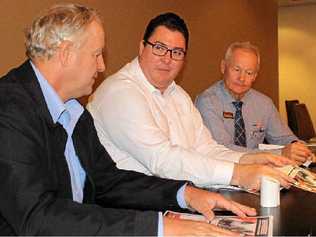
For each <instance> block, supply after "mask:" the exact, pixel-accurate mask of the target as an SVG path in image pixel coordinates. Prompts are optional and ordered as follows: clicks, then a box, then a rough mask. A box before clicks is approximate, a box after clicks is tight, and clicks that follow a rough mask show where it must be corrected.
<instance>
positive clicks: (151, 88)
mask: <svg viewBox="0 0 316 237" xmlns="http://www.w3.org/2000/svg"><path fill="white" fill-rule="evenodd" d="M132 65H133V67H134V68H135V69H136V71H137V74H138V75H140V76H139V77H138V78H139V80H141V81H142V82H143V84H144V85H145V87H146V88H147V89H148V90H149V91H150V92H151V93H155V94H156V93H159V94H161V92H160V90H159V89H157V88H156V87H154V86H153V85H152V84H151V83H150V82H149V81H148V80H147V78H146V76H145V74H144V72H143V70H142V68H141V67H140V65H139V58H138V57H137V58H135V59H134V60H133V61H132ZM175 88H176V83H175V82H174V81H173V82H172V83H171V84H170V85H169V86H168V87H167V89H166V90H165V92H164V94H165V95H168V94H170V93H171V92H172V91H174V90H175Z"/></svg>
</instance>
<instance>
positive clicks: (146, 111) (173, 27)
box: [87, 13, 289, 189]
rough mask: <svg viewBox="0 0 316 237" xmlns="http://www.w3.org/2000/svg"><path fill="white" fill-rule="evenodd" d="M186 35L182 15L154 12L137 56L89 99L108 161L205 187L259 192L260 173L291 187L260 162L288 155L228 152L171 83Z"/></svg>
mask: <svg viewBox="0 0 316 237" xmlns="http://www.w3.org/2000/svg"><path fill="white" fill-rule="evenodd" d="M188 40H189V32H188V29H187V26H186V24H185V22H184V21H183V20H182V19H181V18H180V17H179V16H177V15H176V14H173V13H166V14H162V15H159V16H157V17H155V18H154V19H152V20H151V21H150V22H149V24H148V26H147V28H146V30H145V34H144V37H143V40H142V41H141V42H140V45H139V56H138V57H137V58H135V59H134V60H133V61H132V62H131V63H128V64H127V65H125V66H124V67H123V68H122V69H121V70H120V71H119V72H117V73H116V74H114V75H112V76H110V77H109V78H107V79H106V80H105V81H104V82H103V83H102V84H101V85H100V86H99V87H98V89H97V90H96V92H95V93H94V94H93V96H92V97H91V98H90V102H89V104H88V106H87V108H88V109H89V110H90V112H91V114H92V116H93V118H94V123H95V126H96V129H97V132H98V136H99V138H100V140H101V143H102V144H103V145H104V146H105V147H106V149H107V151H108V152H109V153H110V155H111V158H112V159H114V161H115V162H116V163H117V166H118V167H119V168H121V169H126V170H135V171H138V172H143V173H145V174H148V175H156V176H159V177H164V178H171V179H178V180H183V179H184V180H190V181H192V182H194V183H195V184H196V185H198V186H203V187H209V186H211V185H212V184H233V185H241V186H244V187H247V188H254V189H258V188H259V184H260V177H261V175H271V176H273V177H275V178H276V179H278V180H279V181H280V182H281V184H282V185H285V186H288V177H286V176H284V175H283V174H281V173H280V172H279V171H278V170H276V169H274V168H271V167H269V166H264V165H259V164H260V163H261V164H262V163H271V164H274V165H275V164H277V165H282V164H285V163H288V162H289V160H288V159H285V158H283V157H279V156H273V155H270V154H265V153H261V154H244V153H240V152H235V151H231V150H229V149H227V148H226V147H225V146H222V145H218V144H217V143H216V142H215V141H214V140H213V139H212V136H211V134H210V133H209V131H208V130H207V128H206V127H205V126H204V125H203V121H202V118H201V116H200V113H199V112H198V111H197V110H196V108H195V107H194V105H193V103H192V100H191V98H190V97H189V95H188V94H187V93H186V92H185V91H184V90H183V89H182V88H181V87H180V86H178V85H177V84H176V83H175V82H174V79H175V78H176V76H177V75H178V74H179V72H180V71H181V69H182V67H183V65H184V61H185V55H186V52H187V49H188ZM231 161H234V162H231ZM254 162H256V163H257V164H256V165H249V164H250V163H254ZM249 177H251V179H250V178H249Z"/></svg>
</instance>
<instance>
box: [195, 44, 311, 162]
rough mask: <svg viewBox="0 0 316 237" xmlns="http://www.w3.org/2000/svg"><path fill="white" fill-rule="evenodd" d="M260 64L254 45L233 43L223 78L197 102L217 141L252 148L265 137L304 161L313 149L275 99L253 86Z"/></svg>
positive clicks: (288, 154)
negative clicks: (284, 117) (301, 139)
mask: <svg viewBox="0 0 316 237" xmlns="http://www.w3.org/2000/svg"><path fill="white" fill-rule="evenodd" d="M259 67H260V53H259V50H258V48H257V47H256V46H255V45H252V44H251V43H250V42H234V43H232V44H231V45H230V46H229V47H228V49H227V51H226V54H225V58H224V59H223V60H222V61H221V73H222V74H223V80H220V81H218V82H216V83H215V84H214V85H212V86H211V87H210V88H208V89H207V90H205V91H204V92H203V93H202V94H200V95H199V96H198V97H197V98H196V101H195V105H196V107H197V108H198V110H199V111H200V113H201V115H202V118H203V121H204V124H205V125H206V126H207V128H208V129H209V130H210V132H211V133H212V135H213V138H214V139H215V140H216V141H217V142H218V143H220V144H223V145H225V146H227V147H229V148H231V149H234V150H237V151H246V152H249V151H252V150H254V149H258V144H260V143H263V141H264V139H265V140H266V141H267V142H268V143H271V144H279V145H285V146H284V148H283V149H282V151H281V153H282V155H284V156H287V157H289V158H291V159H293V160H295V161H296V162H297V163H299V164H301V163H303V162H305V161H306V160H307V159H308V157H310V156H311V151H310V150H309V149H308V148H307V147H306V146H305V145H304V144H303V143H301V142H298V138H297V137H296V136H295V135H294V134H293V133H292V131H291V130H290V129H289V128H288V127H287V126H286V125H285V124H284V122H282V120H281V118H280V116H279V113H278V111H277V109H276V107H275V106H274V104H273V102H272V100H271V99H270V98H269V97H267V96H265V95H264V94H262V93H260V92H258V91H256V90H254V89H252V88H251V87H252V84H253V83H254V81H255V79H256V77H257V75H258V71H259Z"/></svg>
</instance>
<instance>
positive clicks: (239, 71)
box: [230, 66, 257, 78]
mask: <svg viewBox="0 0 316 237" xmlns="http://www.w3.org/2000/svg"><path fill="white" fill-rule="evenodd" d="M230 70H232V72H233V73H236V74H238V75H242V73H243V72H244V73H245V75H246V77H247V78H254V77H255V76H256V74H257V71H252V70H249V69H242V68H240V67H238V66H230Z"/></svg>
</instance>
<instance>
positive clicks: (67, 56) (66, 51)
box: [58, 40, 73, 67]
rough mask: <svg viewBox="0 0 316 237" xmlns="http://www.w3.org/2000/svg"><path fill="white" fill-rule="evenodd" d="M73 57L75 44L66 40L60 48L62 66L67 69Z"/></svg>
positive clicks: (59, 56) (59, 54)
mask: <svg viewBox="0 0 316 237" xmlns="http://www.w3.org/2000/svg"><path fill="white" fill-rule="evenodd" d="M72 56H73V43H72V42H71V41H69V40H64V41H62V42H61V43H60V45H59V47H58V58H59V61H60V63H61V65H62V66H65V67H67V66H68V65H69V63H70V61H71V59H72Z"/></svg>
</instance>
